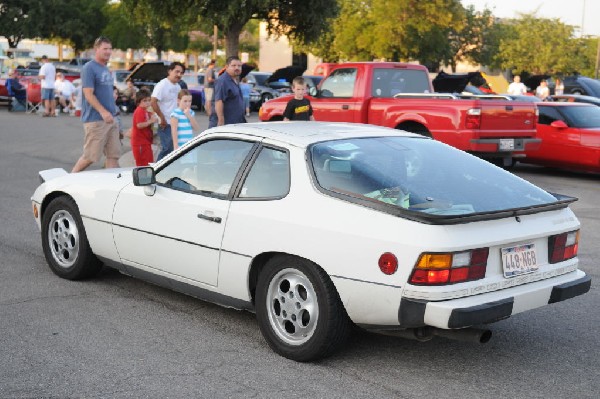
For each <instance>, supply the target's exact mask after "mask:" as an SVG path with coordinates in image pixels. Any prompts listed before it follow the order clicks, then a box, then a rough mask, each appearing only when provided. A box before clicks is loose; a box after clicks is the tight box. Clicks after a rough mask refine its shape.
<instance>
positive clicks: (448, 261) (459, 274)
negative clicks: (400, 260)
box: [410, 248, 489, 285]
mask: <svg viewBox="0 0 600 399" xmlns="http://www.w3.org/2000/svg"><path fill="white" fill-rule="evenodd" d="M488 254H489V248H479V249H474V250H472V251H463V252H449V253H423V254H421V256H420V257H419V260H418V261H417V264H416V265H415V267H414V270H413V272H412V275H411V276H410V283H411V284H414V285H445V284H456V283H462V282H464V281H472V280H479V279H482V278H484V277H485V271H486V267H487V259H488Z"/></svg>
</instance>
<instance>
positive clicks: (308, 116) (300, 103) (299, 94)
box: [283, 76, 315, 121]
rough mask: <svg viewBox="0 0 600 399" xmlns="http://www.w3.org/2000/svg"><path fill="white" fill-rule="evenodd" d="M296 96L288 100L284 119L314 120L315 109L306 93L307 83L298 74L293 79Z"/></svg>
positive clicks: (293, 89)
mask: <svg viewBox="0 0 600 399" xmlns="http://www.w3.org/2000/svg"><path fill="white" fill-rule="evenodd" d="M292 91H293V92H294V98H292V99H291V100H290V101H288V103H287V106H286V107H285V111H284V112H283V120H284V121H314V120H315V117H314V116H313V109H312V106H311V105H310V101H309V99H308V98H305V97H304V96H305V95H306V83H305V82H304V78H303V77H302V76H297V77H295V78H294V80H293V81H292Z"/></svg>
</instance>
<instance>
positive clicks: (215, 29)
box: [212, 25, 219, 60]
mask: <svg viewBox="0 0 600 399" xmlns="http://www.w3.org/2000/svg"><path fill="white" fill-rule="evenodd" d="M218 31H219V28H217V25H214V26H213V53H212V59H213V60H216V59H217V34H218Z"/></svg>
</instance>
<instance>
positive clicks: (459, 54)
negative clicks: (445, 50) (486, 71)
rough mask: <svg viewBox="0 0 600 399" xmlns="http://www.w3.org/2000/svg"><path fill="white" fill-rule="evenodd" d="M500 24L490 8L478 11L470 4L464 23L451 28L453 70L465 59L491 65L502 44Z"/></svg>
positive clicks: (466, 10) (451, 63)
mask: <svg viewBox="0 0 600 399" xmlns="http://www.w3.org/2000/svg"><path fill="white" fill-rule="evenodd" d="M499 26H500V25H498V24H496V23H495V18H494V16H493V15H492V11H491V10H490V9H488V8H486V9H484V10H483V11H481V12H477V11H475V7H474V6H473V5H470V6H468V7H467V8H466V9H465V14H464V22H463V24H462V25H459V26H455V27H451V28H450V34H449V46H450V53H451V58H450V59H449V64H450V66H451V67H452V70H453V71H455V70H456V65H457V64H458V63H459V62H463V61H469V62H471V63H473V64H482V65H490V64H491V63H492V60H493V56H494V55H495V54H496V53H497V52H498V47H499V45H500V43H499V39H500V37H501V34H502V32H501V29H500V28H499Z"/></svg>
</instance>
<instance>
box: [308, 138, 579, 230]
mask: <svg viewBox="0 0 600 399" xmlns="http://www.w3.org/2000/svg"><path fill="white" fill-rule="evenodd" d="M309 152H310V162H311V167H312V170H313V172H314V177H315V180H316V183H317V185H318V188H319V189H320V190H321V191H323V192H324V193H326V194H329V195H333V196H337V197H340V198H343V199H346V200H350V201H353V202H358V203H360V204H362V205H366V206H370V207H374V208H377V209H380V210H383V211H386V212H389V213H396V214H398V215H402V216H405V217H408V218H412V219H415V220H420V221H424V222H428V223H441V224H444V223H448V224H449V223H461V222H466V221H468V220H472V219H473V218H479V219H482V218H483V219H493V218H499V217H506V216H508V215H515V214H518V213H519V212H523V213H533V212H537V211H539V210H541V209H546V208H548V207H555V206H559V207H564V206H566V204H565V203H566V202H569V201H570V200H573V199H570V200H567V199H565V198H562V197H559V196H556V195H553V194H550V193H548V192H546V191H544V190H542V189H540V188H539V187H536V186H534V185H533V184H531V183H529V182H527V181H525V180H523V179H521V178H519V177H517V176H515V175H513V174H511V173H509V172H507V171H505V170H503V169H501V168H498V167H496V166H494V165H492V164H490V163H488V162H486V161H484V160H481V159H479V158H476V157H474V156H472V155H469V154H467V153H465V152H463V151H460V150H457V149H455V148H453V147H450V146H447V145H445V144H443V143H440V142H437V141H434V140H429V139H426V138H418V137H395V136H394V137H370V138H353V139H343V140H334V141H326V142H321V143H317V144H314V145H312V146H311V147H310V149H309Z"/></svg>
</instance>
